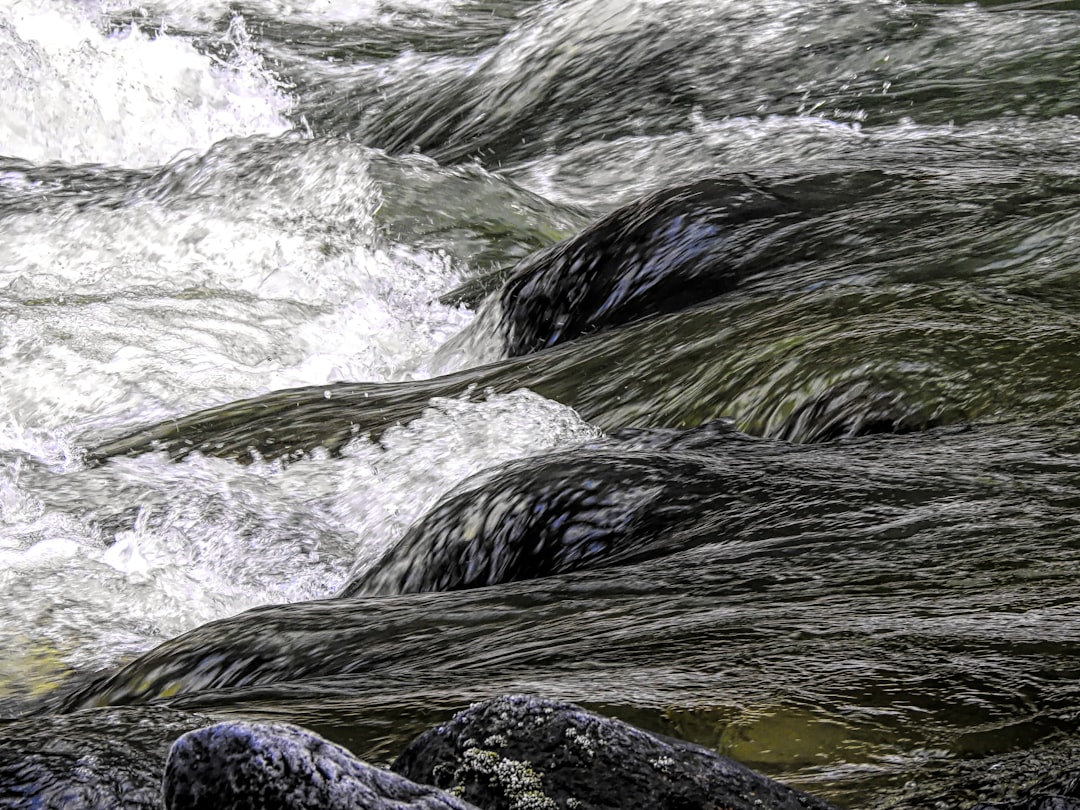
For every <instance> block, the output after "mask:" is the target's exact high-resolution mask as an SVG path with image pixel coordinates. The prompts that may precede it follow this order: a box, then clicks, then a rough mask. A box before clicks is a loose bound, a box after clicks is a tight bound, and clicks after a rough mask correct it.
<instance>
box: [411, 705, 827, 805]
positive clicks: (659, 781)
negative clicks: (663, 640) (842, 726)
mask: <svg viewBox="0 0 1080 810" xmlns="http://www.w3.org/2000/svg"><path fill="white" fill-rule="evenodd" d="M391 767H392V769H393V770H395V771H397V772H398V773H400V774H402V775H404V776H406V777H408V778H409V779H414V780H416V781H419V782H426V783H429V784H433V785H437V786H438V787H441V788H443V789H445V790H454V791H455V792H458V793H460V795H463V796H464V797H465V798H466V799H468V800H469V801H471V802H473V803H474V804H475V805H477V806H478V807H481V808H484V810H524V809H525V808H530V809H531V810H564V809H565V810H615V808H630V807H643V808H644V807H648V808H656V810H676V808H677V809H678V810H697V809H698V808H700V810H715V809H716V808H718V807H722V808H726V810H769V809H770V808H771V809H772V810H827V809H828V808H831V807H832V805H830V804H829V803H827V802H825V801H823V800H821V799H818V798H816V797H814V796H811V795H809V794H806V793H803V792H801V791H798V790H795V789H793V788H790V787H787V786H785V785H782V784H780V783H779V782H775V781H773V780H771V779H769V778H767V777H765V776H762V775H761V774H759V773H756V772H754V771H752V770H750V769H749V768H747V767H745V766H743V765H740V764H739V763H737V762H734V761H732V760H730V759H727V758H726V757H722V756H720V755H719V754H717V753H715V752H713V751H710V750H708V749H706V748H702V747H700V746H697V745H693V744H692V743H687V742H682V741H680V740H674V739H670V738H667V737H662V736H660V735H656V734H650V733H649V732H646V731H643V730H641V729H638V728H635V727H634V726H631V725H628V724H626V723H623V722H621V721H618V720H613V719H610V718H607V717H602V716H600V715H597V714H593V713H592V712H588V711H585V710H584V709H582V708H580V707H578V706H575V705H573V704H570V703H562V702H557V701H552V700H545V699H542V698H536V697H528V696H510V697H501V698H496V699H494V700H489V701H487V702H484V703H478V704H476V705H474V706H471V707H470V708H468V709H466V710H465V711H463V712H461V713H460V714H458V715H456V716H455V717H454V718H453V719H452V720H450V721H449V722H447V723H444V724H442V725H440V726H437V727H435V728H433V729H431V730H430V731H427V732H425V733H423V734H422V735H420V736H419V737H417V738H416V739H415V740H414V741H413V742H412V743H410V744H409V746H408V748H406V750H405V751H404V752H403V753H402V754H401V756H400V757H398V759H397V761H396V762H394V764H393V765H392V766H391Z"/></svg>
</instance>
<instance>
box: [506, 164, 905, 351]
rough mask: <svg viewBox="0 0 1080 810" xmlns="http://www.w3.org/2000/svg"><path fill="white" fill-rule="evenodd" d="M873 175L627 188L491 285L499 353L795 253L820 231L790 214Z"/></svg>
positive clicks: (803, 214)
mask: <svg viewBox="0 0 1080 810" xmlns="http://www.w3.org/2000/svg"><path fill="white" fill-rule="evenodd" d="M883 177H884V175H882V174H879V173H874V172H866V173H862V174H856V175H854V176H831V175H826V176H819V177H816V178H814V180H815V182H814V183H812V184H811V183H807V182H797V181H793V182H789V183H786V184H785V183H782V182H773V183H767V184H766V183H757V182H755V181H753V180H752V179H750V178H747V177H743V176H731V177H713V178H706V179H704V180H699V181H697V182H694V183H690V184H687V185H682V186H675V187H673V188H666V189H663V190H661V191H658V192H656V193H654V194H652V195H650V196H647V197H645V198H643V199H640V200H636V201H635V202H632V203H630V204H629V205H626V206H624V207H622V208H619V209H618V210H616V211H614V212H612V213H611V214H609V215H607V216H606V217H604V218H603V219H601V220H599V221H597V222H595V223H594V224H592V225H590V226H589V227H588V228H586V229H585V230H583V231H582V232H581V233H579V234H576V235H575V236H572V237H570V238H569V239H566V240H564V241H562V242H560V243H558V244H556V245H553V246H552V247H550V248H547V249H545V250H541V251H539V252H537V253H534V254H533V255H532V256H529V257H528V258H526V259H524V260H523V261H522V262H521V263H520V265H519V266H518V269H517V270H516V272H515V273H514V275H513V276H512V277H511V278H510V279H509V281H507V283H506V285H505V286H504V287H503V289H502V291H501V292H500V293H499V296H498V299H499V302H500V304H501V309H502V322H503V328H504V330H505V333H506V353H507V355H508V356H510V357H516V356H518V355H522V354H528V353H530V352H535V351H538V350H540V349H544V348H547V347H549V346H554V345H556V344H558V343H563V342H565V341H568V340H573V339H574V338H576V337H579V336H580V335H583V334H586V333H589V332H596V331H600V330H602V329H607V328H610V327H612V326H618V325H620V324H625V323H629V322H631V321H636V320H639V319H641V318H646V317H649V316H653V315H659V314H662V313H668V312H677V311H679V310H682V309H685V308H687V307H689V306H692V305H694V304H698V303H702V302H704V301H707V300H709V299H710V298H714V297H716V296H718V295H721V294H723V293H726V292H729V291H730V290H732V289H734V288H735V287H736V286H737V285H738V284H740V283H741V282H743V281H745V280H746V279H747V278H748V277H750V276H751V275H753V274H754V273H757V272H760V271H763V270H768V269H770V268H775V267H777V266H778V265H782V264H783V263H785V262H788V261H796V260H805V259H806V258H809V257H810V256H812V255H814V254H815V252H816V251H817V250H819V249H820V245H818V244H814V243H815V241H817V242H820V240H821V237H822V236H823V235H824V231H823V232H822V233H819V234H816V235H815V234H807V233H804V232H803V229H800V228H799V227H798V225H799V223H804V222H806V221H807V220H809V219H811V218H813V217H814V216H816V215H818V214H821V213H823V212H826V211H828V210H836V209H842V208H843V207H844V205H845V204H846V203H847V202H849V201H850V200H851V199H852V198H854V197H857V196H860V195H863V194H866V193H868V192H869V191H870V190H872V189H874V188H875V187H876V186H878V185H881V183H882V181H883ZM860 181H861V182H860ZM826 238H827V237H826Z"/></svg>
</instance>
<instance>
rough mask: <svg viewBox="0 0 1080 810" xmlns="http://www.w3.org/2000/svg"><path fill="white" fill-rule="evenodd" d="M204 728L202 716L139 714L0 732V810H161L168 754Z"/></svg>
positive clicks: (106, 712)
mask: <svg viewBox="0 0 1080 810" xmlns="http://www.w3.org/2000/svg"><path fill="white" fill-rule="evenodd" d="M209 722H212V721H211V720H210V719H209V718H208V717H206V716H203V715H199V714H192V713H189V712H181V711H174V710H172V709H166V708H162V707H155V706H138V707H123V708H110V709H92V710H88V711H81V712H76V713H74V714H69V715H50V716H40V717H30V718H27V719H24V720H18V721H15V722H13V723H8V724H5V725H0V807H3V808H5V810H116V809H117V808H123V809H124V810H161V773H162V771H163V770H164V768H165V757H166V755H167V753H168V751H169V746H170V745H171V744H172V741H173V740H175V739H176V738H177V737H178V736H179V735H181V734H183V733H184V732H186V731H190V730H191V729H194V728H198V727H200V726H204V725H206V724H207V723H209Z"/></svg>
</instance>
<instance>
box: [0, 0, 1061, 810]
mask: <svg viewBox="0 0 1080 810" xmlns="http://www.w3.org/2000/svg"><path fill="white" fill-rule="evenodd" d="M1078 32H1080V4H1077V3H1075V2H1039V1H1036V0H1031V1H1030V2H1016V3H1007V2H986V3H983V4H972V3H969V4H963V5H961V4H954V3H945V2H942V3H922V2H914V1H913V0H912V1H911V2H907V3H904V2H895V1H893V0H890V2H883V1H880V2H879V1H878V0H813V1H812V2H805V1H804V0H800V1H799V2H795V0H769V1H768V2H762V3H745V2H734V1H731V2H729V1H728V0H725V1H724V2H714V0H708V1H706V0H689V2H669V1H667V0H638V1H637V2H627V3H605V2H599V0H562V1H561V2H521V1H520V0H518V1H516V2H514V1H511V2H499V3H474V2H470V1H468V0H457V1H456V2H455V1H454V0H446V2H443V1H442V0H388V2H369V3H344V2H336V1H335V0H300V2H296V3H284V2H271V1H270V0H253V1H252V2H246V3H239V4H238V3H224V2H217V0H160V2H152V3H144V4H141V5H139V6H138V7H132V6H130V5H128V4H125V3H124V2H117V0H100V2H96V3H95V2H91V3H86V2H81V3H75V2H65V0H5V2H3V3H2V4H0V75H3V76H4V77H5V103H4V109H3V111H2V112H0V313H2V315H0V650H3V654H2V656H0V698H2V699H3V701H4V702H3V705H4V707H5V708H6V711H7V713H8V714H9V715H15V714H18V713H20V712H22V711H25V710H26V708H27V707H28V706H31V705H35V703H34V702H35V701H37V700H39V699H41V698H44V699H45V700H46V701H49V700H53V698H55V700H54V702H53V703H47V705H49V706H51V707H52V708H57V707H59V708H63V709H65V710H66V709H71V708H75V707H79V706H84V705H100V704H103V703H109V702H117V703H127V702H135V703H138V702H144V701H147V700H151V699H158V700H165V699H169V700H171V701H172V703H173V705H176V706H179V707H183V708H195V709H198V710H200V711H208V712H225V713H237V712H239V713H243V714H247V715H253V716H273V717H284V718H287V719H291V720H293V721H296V722H301V723H303V724H306V725H309V726H311V727H313V728H315V729H317V730H319V731H321V732H322V733H325V734H327V735H328V736H330V737H332V738H334V739H337V740H339V741H341V742H344V743H346V744H348V745H350V746H351V747H352V748H353V750H355V751H356V752H357V753H358V754H360V755H362V756H367V757H370V758H374V759H375V760H381V759H385V758H386V757H388V756H390V755H392V754H393V753H394V752H395V751H397V750H399V749H400V748H401V746H402V744H403V743H404V742H405V741H406V740H407V739H408V738H409V737H410V736H411V735H412V734H414V733H415V732H416V731H418V730H419V729H420V728H422V727H423V726H424V725H425V724H426V723H429V722H431V721H433V720H436V719H439V718H442V717H444V716H446V714H447V713H449V712H450V711H452V710H454V709H456V708H459V707H461V706H462V705H464V704H465V703H467V702H469V701H471V700H474V699H478V698H483V697H488V696H492V695H495V694H501V693H506V692H514V691H532V692H538V693H542V694H546V695H549V696H552V697H559V698H564V699H570V700H574V701H576V702H579V703H584V704H587V705H589V706H592V707H596V708H599V709H602V710H604V711H607V712H609V713H613V714H617V715H619V716H621V717H623V718H626V719H628V720H631V721H632V722H636V723H638V724H640V725H644V726H647V727H650V728H654V729H659V730H662V731H666V732H668V733H671V734H674V735H676V736H681V737H684V738H687V739H691V740H694V741H697V742H701V743H703V744H706V745H709V746H711V747H714V748H716V749H717V750H720V751H721V752H723V753H727V754H729V755H732V756H734V757H736V758H738V759H740V760H742V761H744V762H746V763H747V764H750V765H752V766H754V767H757V768H759V769H761V770H763V771H765V772H767V773H769V774H770V775H773V776H777V777H780V778H783V779H786V780H789V781H791V782H793V783H796V784H799V785H801V786H803V787H806V788H807V789H809V790H811V791H813V792H816V793H819V794H821V795H823V796H825V797H827V798H831V799H834V800H836V801H838V802H840V803H842V804H847V805H850V806H877V807H894V806H911V807H925V806H931V805H932V804H933V803H935V802H937V803H940V804H941V806H949V807H951V806H966V805H967V804H970V803H971V801H973V800H974V799H975V798H979V797H982V798H995V797H997V796H1000V795H1002V794H1003V793H1004V792H1005V791H1006V790H1008V789H1009V788H1011V787H1014V786H1016V785H1018V784H1021V783H1023V782H1024V781H1025V780H1027V779H1030V778H1031V777H1032V776H1033V775H1038V774H1040V773H1043V772H1054V771H1055V770H1060V769H1061V767H1062V766H1063V763H1067V762H1070V761H1075V760H1074V759H1073V757H1074V754H1075V753H1076V751H1075V747H1076V744H1075V742H1073V741H1072V737H1073V735H1074V734H1075V731H1076V724H1077V721H1078V717H1080V714H1078V712H1080V696H1078V694H1077V686H1076V683H1077V681H1076V679H1077V677H1078V676H1080V659H1078V656H1077V650H1078V648H1077V644H1078V643H1080V609H1078V605H1080V584H1078V583H1077V580H1076V576H1075V571H1076V568H1077V563H1078V562H1080V533H1078V532H1080V528H1078V526H1080V522H1078V519H1077V517H1076V514H1077V512H1076V510H1077V506H1078V505H1080V496H1078V492H1080V490H1078V489H1077V487H1078V486H1080V457H1078V455H1077V453H1078V450H1080V445H1078V444H1077V442H1076V438H1075V437H1076V435H1077V430H1078V429H1080V410H1078V407H1080V330H1078V327H1080V163H1078V161H1077V158H1076V156H1077V155H1078V154H1080V118H1078V117H1077V116H1078V115H1080V37H1078V36H1077V33H1078ZM712 175H723V176H725V177H728V178H735V179H736V182H746V183H749V184H751V185H752V186H753V187H755V188H756V187H761V188H769V189H781V190H782V191H783V193H784V194H786V195H789V196H790V197H791V198H793V199H797V200H809V201H811V202H809V203H807V206H808V208H807V210H808V212H809V213H808V214H807V216H806V217H805V218H803V219H801V220H799V221H797V222H789V221H787V220H781V219H779V218H778V219H776V220H772V221H770V220H766V221H764V222H763V223H759V227H757V228H756V229H755V228H754V227H749V228H747V229H745V230H744V231H739V232H738V233H733V235H732V236H731V238H730V250H731V251H732V252H733V254H736V253H737V254H738V255H740V256H743V257H744V262H745V264H746V266H747V267H749V268H750V272H748V273H747V276H748V277H747V279H746V282H745V283H744V284H742V285H740V287H739V288H738V289H737V290H736V291H734V292H733V293H731V294H730V295H725V296H722V297H720V298H718V299H717V300H715V301H712V302H709V303H707V304H705V305H703V306H699V307H696V308H693V309H690V310H687V311H683V312H676V313H671V314H666V315H662V316H659V317H656V318H651V319H648V320H644V321H640V322H637V323H633V324H630V325H629V326H626V327H623V328H620V329H614V330H611V331H608V332H603V333H599V334H596V335H592V336H588V337H586V338H583V339H580V340H576V341H570V342H568V343H565V344H563V345H560V346H556V347H554V348H551V349H548V350H545V351H543V352H541V353H538V354H534V355H527V356H525V357H520V358H514V359H503V357H502V347H501V343H500V339H499V337H498V336H497V335H495V334H493V333H492V328H493V326H492V322H493V319H495V318H496V317H497V315H498V313H497V311H495V310H490V309H489V310H488V311H485V314H482V315H480V316H477V317H475V318H474V316H473V311H474V309H475V308H476V306H477V302H478V300H479V298H480V297H481V296H480V292H478V290H486V289H491V288H493V287H495V286H497V284H498V282H499V279H500V278H502V274H504V271H505V270H506V269H507V268H509V267H511V266H513V265H514V263H515V262H516V261H518V260H519V259H520V258H522V257H524V256H526V255H528V254H530V253H532V252H533V251H535V250H537V249H539V248H542V247H544V246H546V245H549V244H552V243H554V242H556V241H557V240H559V239H561V238H563V237H565V236H568V235H570V234H573V233H575V232H577V231H579V230H580V229H581V228H583V227H584V226H585V225H586V224H588V223H589V222H590V221H592V220H593V219H594V218H596V217H598V216H600V215H602V214H605V213H607V212H609V211H611V210H613V209H615V208H616V207H618V206H620V205H623V204H626V203H628V202H630V201H632V200H634V199H636V198H638V197H640V196H641V195H643V194H647V193H649V192H652V191H654V190H657V189H660V188H663V187H666V186H671V185H674V184H677V183H683V182H689V181H694V180H697V179H699V178H702V177H707V176H712ZM492 273H494V274H495V275H491V274H492ZM463 284H464V285H465V287H463V288H462V290H463V291H462V292H460V293H458V294H454V295H449V296H448V295H446V294H447V293H449V292H450V291H452V290H454V289H455V288H458V287H459V286H460V285H463ZM470 284H472V286H471V287H470V286H469V285H470ZM485 306H488V307H490V304H488V305H485ZM463 330H464V331H463ZM354 382H355V383H363V384H352V383H354ZM346 383H347V384H346ZM274 392H284V393H274ZM238 401H239V403H240V404H236V405H230V404H229V403H234V402H238ZM215 406H224V407H217V408H216V409H215ZM205 409H210V410H205ZM830 409H831V410H830ZM822 412H825V413H827V414H828V413H832V414H833V415H834V416H835V419H834V421H833V422H830V423H829V424H830V425H832V427H835V426H836V425H837V424H839V425H841V426H846V427H847V428H851V427H852V426H855V427H859V426H860V425H862V426H865V425H866V424H868V423H873V422H874V421H875V420H876V419H877V420H885V421H890V422H891V423H892V425H893V427H897V428H902V429H903V430H905V431H912V432H908V433H906V434H905V435H903V436H881V437H865V438H860V439H845V440H841V441H839V442H836V441H833V442H825V443H814V441H812V440H818V439H822V438H830V437H831V436H832V435H835V433H836V432H837V431H835V430H834V431H832V432H831V433H830V431H829V430H825V431H821V430H817V428H818V427H820V424H821V422H820V420H818V421H815V415H817V416H820V415H821V413H822ZM718 417H731V418H732V419H733V420H734V421H735V423H736V424H737V425H738V426H739V427H740V428H741V429H742V430H744V431H746V432H748V433H750V434H754V435H757V436H762V437H765V439H763V440H759V441H753V442H747V441H744V440H742V439H738V440H735V439H732V440H730V441H722V442H720V444H719V445H717V446H715V447H713V448H712V449H711V450H710V451H709V454H710V457H711V460H710V464H714V465H716V469H718V470H720V471H721V472H722V473H723V474H724V475H727V476H729V479H730V480H731V481H732V482H733V483H732V484H731V486H732V488H733V490H738V491H740V492H742V494H743V495H744V496H745V497H746V498H749V499H751V500H753V502H754V503H755V504H756V506H755V508H754V510H753V513H752V519H749V518H748V519H747V520H746V521H743V522H742V523H739V524H738V525H737V526H735V525H734V524H732V525H730V526H728V525H724V524H723V521H722V520H721V523H720V525H719V527H717V526H713V527H712V531H713V532H714V534H713V535H712V536H711V539H712V542H709V543H707V544H705V545H701V544H696V545H694V547H692V548H688V549H685V550H683V551H681V552H679V553H677V554H674V555H670V556H667V557H663V558H660V559H656V560H653V561H648V562H639V563H637V564H635V565H630V566H626V567H620V568H612V569H608V570H599V571H590V572H579V573H577V574H569V575H560V576H557V577H552V578H546V579H537V580H531V581H524V582H516V583H509V584H504V585H498V586H495V587H489V588H482V589H478V590H474V591H461V592H456V593H446V594H437V593H436V594H415V595H399V596H388V597H373V598H354V599H350V600H332V599H330V597H333V596H334V594H335V593H337V591H338V590H339V589H340V588H341V587H342V586H343V585H344V584H345V583H346V582H347V581H348V579H349V578H350V577H352V576H355V575H357V574H358V573H362V572H363V571H364V570H366V569H367V568H368V567H370V566H371V565H372V564H373V563H374V561H375V560H377V559H378V558H379V557H380V555H381V554H382V553H383V552H384V551H385V550H386V549H388V548H390V547H392V546H393V545H394V543H396V542H397V541H398V540H399V539H400V538H401V537H402V536H403V535H404V534H405V532H406V530H407V529H408V527H409V526H410V525H411V524H412V523H413V522H414V521H416V520H417V519H419V518H420V517H421V516H423V515H424V514H425V513H426V512H427V511H428V510H429V509H431V507H432V506H433V505H434V504H435V503H436V502H437V501H438V500H439V498H440V497H441V496H442V495H443V494H444V493H446V492H448V491H449V490H451V489H452V488H453V487H454V486H455V485H457V484H458V483H459V482H461V481H463V480H464V479H465V478H467V477H468V476H470V475H472V474H474V473H476V472H478V471H481V470H484V469H488V468H491V467H493V466H495V465H498V464H500V463H503V462H507V461H510V460H513V459H520V458H525V457H532V456H537V455H539V454H542V453H546V452H549V451H553V450H559V449H566V448H574V447H579V446H581V445H583V444H587V443H589V446H591V447H599V448H604V447H607V446H608V445H605V444H604V441H605V440H604V439H603V433H606V432H612V431H617V430H619V429H621V428H627V427H639V428H650V427H657V428H673V427H691V426H694V425H698V424H700V423H702V422H705V421H707V420H710V419H715V418H718ZM826 421H828V420H826ZM147 426H151V427H150V428H149V429H148V430H144V428H147ZM968 426H971V427H968ZM815 431H816V432H815ZM926 431H929V432H926ZM840 432H843V431H840ZM848 432H857V431H848ZM792 439H793V440H796V442H795V443H794V444H789V443H787V442H786V441H778V440H792ZM629 441H630V443H631V444H633V440H632V439H631V440H629ZM645 443H646V444H648V441H647V440H645ZM252 449H254V450H255V451H256V452H255V455H256V458H255V459H254V461H253V459H252V458H251V455H252V453H251V451H252ZM193 450H194V451H198V452H192V451H193ZM598 452H599V451H598ZM604 452H608V451H607V450H604ZM620 452H621V451H620ZM286 460H288V461H291V463H288V464H286V463H284V462H285V461H286ZM252 461H253V463H249V462H252ZM741 482H745V492H743V491H742V490H739V487H740V486H743V483H741ZM628 497H629V496H628ZM635 497H636V496H635ZM702 508H703V510H704V509H705V506H704V505H703V507H702ZM710 525H711V524H710ZM319 600H324V601H319ZM261 605H267V606H269V607H265V608H260V609H259V610H257V611H255V612H252V613H243V611H246V610H247V609H249V608H254V607H256V606H261ZM238 614H239V615H238ZM234 616H235V617H237V618H235V619H229V618H228V617H234ZM215 620H225V621H224V622H222V623H219V624H212V623H211V622H214V621H215ZM196 628H198V629H196ZM188 631H194V632H193V633H191V634H189V635H183V634H185V633H187V632H188ZM159 645H161V646H159ZM154 648H156V649H154ZM150 650H153V652H150V653H149V655H147V656H145V657H143V658H140V657H139V656H140V655H141V654H143V653H146V652H147V651H150ZM132 662H133V663H132ZM124 664H130V667H129V668H128V669H127V670H122V671H119V672H118V673H117V672H116V670H117V668H118V667H120V666H122V665H124ZM99 671H104V673H105V675H104V676H103V677H104V680H92V679H91V676H92V675H93V674H94V673H96V672H99ZM57 695H60V696H61V697H55V696H57ZM0 733H2V727H0Z"/></svg>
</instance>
